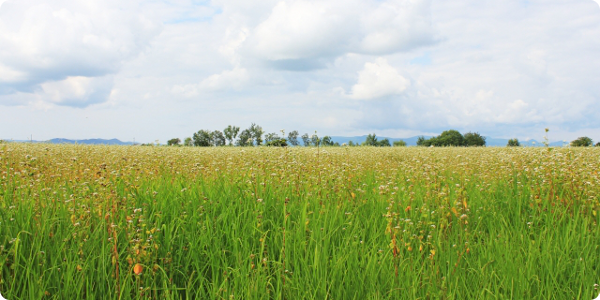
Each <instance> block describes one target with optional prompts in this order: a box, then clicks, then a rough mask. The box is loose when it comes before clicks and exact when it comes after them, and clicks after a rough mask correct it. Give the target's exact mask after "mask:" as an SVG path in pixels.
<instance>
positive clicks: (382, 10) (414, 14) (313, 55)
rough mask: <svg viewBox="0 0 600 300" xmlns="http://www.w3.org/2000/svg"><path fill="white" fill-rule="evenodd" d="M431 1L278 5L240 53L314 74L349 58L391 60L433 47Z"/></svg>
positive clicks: (334, 0)
mask: <svg viewBox="0 0 600 300" xmlns="http://www.w3.org/2000/svg"><path fill="white" fill-rule="evenodd" d="M430 6H431V1H430V0H389V1H383V2H370V1H356V0H351V1H341V0H329V1H312V0H293V1H280V2H278V3H277V4H276V5H275V6H274V7H273V9H272V11H271V12H270V14H269V16H268V17H267V18H266V19H265V20H264V21H262V22H261V23H260V24H258V25H257V26H256V27H254V28H251V29H252V30H250V32H249V35H248V38H247V40H246V42H245V43H244V45H241V50H240V51H241V52H243V53H247V55H251V56H253V57H255V58H258V59H259V60H262V61H264V62H265V63H266V64H267V65H269V66H271V67H273V68H275V69H285V70H303V71H306V70H313V69H318V68H323V67H324V66H325V65H326V64H327V63H328V62H330V61H331V60H332V59H333V58H335V57H339V56H341V55H344V54H347V53H362V54H377V55H381V54H392V53H397V52H401V51H407V50H410V49H414V48H417V47H420V46H424V45H431V44H433V43H434V42H435V41H436V39H435V32H434V29H433V26H432V23H431V15H430Z"/></svg>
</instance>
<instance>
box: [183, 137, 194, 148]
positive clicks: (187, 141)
mask: <svg viewBox="0 0 600 300" xmlns="http://www.w3.org/2000/svg"><path fill="white" fill-rule="evenodd" d="M183 145H184V146H187V147H189V146H193V145H194V142H193V141H192V138H191V137H186V138H185V140H184V141H183Z"/></svg>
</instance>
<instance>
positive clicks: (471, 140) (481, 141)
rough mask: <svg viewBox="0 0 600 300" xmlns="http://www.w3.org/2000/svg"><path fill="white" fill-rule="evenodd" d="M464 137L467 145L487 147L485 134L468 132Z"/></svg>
mask: <svg viewBox="0 0 600 300" xmlns="http://www.w3.org/2000/svg"><path fill="white" fill-rule="evenodd" d="M464 138H465V145H466V146H467V147H485V136H481V134H479V133H478V132H467V133H465V135H464Z"/></svg>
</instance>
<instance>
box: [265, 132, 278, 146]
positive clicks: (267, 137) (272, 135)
mask: <svg viewBox="0 0 600 300" xmlns="http://www.w3.org/2000/svg"><path fill="white" fill-rule="evenodd" d="M279 139H280V137H279V135H277V133H275V132H272V133H267V134H266V135H265V145H266V144H268V143H269V142H272V141H274V140H279Z"/></svg>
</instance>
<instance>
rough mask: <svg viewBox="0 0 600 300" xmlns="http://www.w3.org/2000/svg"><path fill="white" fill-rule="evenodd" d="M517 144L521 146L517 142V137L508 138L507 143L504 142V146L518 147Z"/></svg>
mask: <svg viewBox="0 0 600 300" xmlns="http://www.w3.org/2000/svg"><path fill="white" fill-rule="evenodd" d="M519 146H521V143H519V139H517V138H514V139H510V140H508V144H506V147H519Z"/></svg>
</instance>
